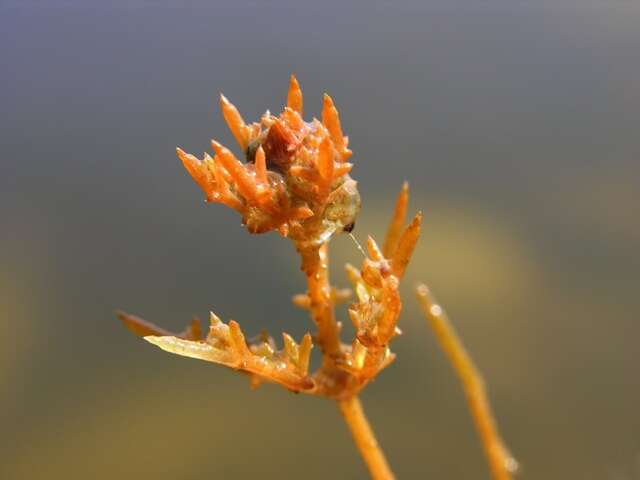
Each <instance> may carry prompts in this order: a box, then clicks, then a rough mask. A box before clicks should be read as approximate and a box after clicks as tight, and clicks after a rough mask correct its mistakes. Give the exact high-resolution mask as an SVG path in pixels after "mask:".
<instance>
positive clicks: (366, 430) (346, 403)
mask: <svg viewBox="0 0 640 480" xmlns="http://www.w3.org/2000/svg"><path fill="white" fill-rule="evenodd" d="M338 405H339V407H340V412H341V413H342V416H343V417H344V420H345V422H347V425H348V427H349V430H351V435H352V436H353V440H354V442H355V443H356V446H357V447H358V450H359V451H360V455H362V458H363V459H364V461H365V463H366V464H367V468H368V469H369V473H370V474H371V478H373V479H374V480H393V479H394V478H395V477H394V476H393V472H392V471H391V468H390V467H389V464H388V463H387V459H386V458H385V456H384V453H383V452H382V449H381V448H380V446H379V445H378V441H377V440H376V436H375V434H374V433H373V430H371V426H370V425H369V421H368V420H367V416H366V415H365V413H364V411H363V410H362V404H361V403H360V399H359V398H358V397H357V396H353V397H350V398H347V399H344V400H340V401H339V402H338Z"/></svg>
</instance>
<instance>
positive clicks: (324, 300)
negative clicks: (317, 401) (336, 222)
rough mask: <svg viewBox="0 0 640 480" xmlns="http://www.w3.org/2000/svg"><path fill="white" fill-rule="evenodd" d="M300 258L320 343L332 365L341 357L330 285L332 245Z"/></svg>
mask: <svg viewBox="0 0 640 480" xmlns="http://www.w3.org/2000/svg"><path fill="white" fill-rule="evenodd" d="M300 255H301V256H302V270H303V271H304V273H305V275H306V277H307V288H308V294H309V298H310V299H311V316H312V317H313V321H314V322H315V324H316V326H317V327H318V336H317V342H318V345H319V346H320V348H321V349H322V353H323V358H324V361H325V366H328V362H329V363H332V362H333V360H335V358H336V357H339V356H340V354H341V346H340V330H339V328H338V323H337V322H336V319H335V315H334V313H333V302H332V301H331V285H330V284H329V245H328V244H327V243H325V244H323V245H322V246H321V247H319V248H310V249H308V250H300Z"/></svg>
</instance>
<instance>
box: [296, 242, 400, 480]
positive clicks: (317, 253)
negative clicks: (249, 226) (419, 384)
mask: <svg viewBox="0 0 640 480" xmlns="http://www.w3.org/2000/svg"><path fill="white" fill-rule="evenodd" d="M300 255H301V256H302V270H303V271H304V273H305V275H306V277H307V288H308V295H309V298H310V300H311V305H310V309H311V315H312V317H313V320H314V322H315V324H316V326H317V328H318V335H317V339H316V340H317V343H318V344H319V345H320V348H321V349H322V351H323V365H322V369H321V370H322V372H323V375H324V377H325V378H331V377H333V378H332V379H331V381H330V383H332V384H336V385H337V384H341V383H343V382H344V380H341V379H340V378H341V377H342V378H344V372H342V371H341V370H339V369H338V368H337V367H336V363H335V362H336V360H337V359H338V358H340V356H341V355H342V346H341V343H340V327H339V325H338V323H337V322H336V319H335V315H334V311H333V301H332V300H331V284H330V282H329V246H328V244H327V243H325V244H324V245H322V246H321V247H320V248H317V249H316V248H313V249H309V250H300ZM337 402H338V406H339V408H340V411H341V412H342V416H343V417H344V420H345V422H346V423H347V425H348V427H349V430H350V431H351V434H352V436H353V439H354V441H355V443H356V446H357V447H358V450H359V451H360V455H362V458H363V460H364V461H365V463H366V464H367V468H368V469H369V472H370V474H371V477H372V478H373V479H374V480H392V479H393V478H394V476H393V473H392V472H391V469H390V468H389V464H388V463H387V460H386V459H385V456H384V453H383V452H382V450H381V448H380V446H379V445H378V441H377V440H376V437H375V435H374V433H373V430H372V429H371V426H370V425H369V421H368V420H367V416H366V415H365V413H364V410H363V409H362V404H361V403H360V400H359V399H358V397H357V395H349V396H348V397H346V398H345V397H343V398H340V399H338V400H337Z"/></svg>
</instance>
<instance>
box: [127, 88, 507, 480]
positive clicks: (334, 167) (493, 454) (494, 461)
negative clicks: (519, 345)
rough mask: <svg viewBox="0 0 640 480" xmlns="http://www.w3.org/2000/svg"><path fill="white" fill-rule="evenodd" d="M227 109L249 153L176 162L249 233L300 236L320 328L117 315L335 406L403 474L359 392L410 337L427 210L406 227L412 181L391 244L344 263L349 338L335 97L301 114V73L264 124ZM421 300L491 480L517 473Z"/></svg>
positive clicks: (345, 160) (476, 383) (344, 190)
mask: <svg viewBox="0 0 640 480" xmlns="http://www.w3.org/2000/svg"><path fill="white" fill-rule="evenodd" d="M220 106H221V109H222V114H223V116H224V119H225V121H226V123H227V124H228V126H229V128H230V129H231V132H232V133H233V136H234V137H235V139H236V140H237V142H238V144H239V146H240V149H241V151H242V157H243V159H242V160H240V159H239V158H238V157H236V155H234V154H233V153H232V152H231V150H229V149H227V148H226V147H224V146H223V145H221V144H220V143H218V142H216V141H215V140H213V141H212V142H211V145H212V147H213V151H214V155H213V156H211V155H209V154H206V153H205V154H204V157H203V158H202V159H198V158H196V157H195V156H193V155H191V154H188V153H186V152H184V151H183V150H181V149H180V148H178V149H177V154H178V157H179V159H180V160H181V161H182V164H183V165H184V168H185V169H186V170H187V172H189V174H190V175H191V177H192V178H193V180H194V181H195V182H196V183H197V184H198V186H199V187H200V188H201V189H202V191H203V192H204V195H205V198H206V201H207V202H215V203H221V204H224V205H226V206H227V207H229V208H232V209H234V210H236V211H237V212H238V213H239V214H240V215H241V216H242V222H243V225H244V226H245V227H246V229H247V231H248V232H249V233H252V234H261V233H266V232H272V231H275V232H278V233H279V234H280V235H281V236H282V237H284V238H288V239H290V240H291V241H292V242H293V243H294V246H295V248H296V250H297V252H298V253H299V255H300V258H301V270H302V271H303V272H304V275H305V277H306V281H307V289H306V292H305V293H302V294H299V295H296V296H294V298H293V303H294V304H295V305H297V306H298V307H300V308H302V309H304V310H307V311H309V313H310V315H311V318H312V320H313V322H314V324H315V327H316V332H315V333H314V334H313V335H312V334H311V333H307V334H305V335H304V336H303V337H302V339H301V340H300V341H299V342H297V341H296V340H295V339H293V338H292V337H291V336H290V335H289V334H287V333H283V334H282V344H281V347H279V346H278V344H277V342H276V341H275V339H274V338H273V337H271V336H269V335H268V334H266V333H265V334H262V335H260V336H259V337H257V338H255V339H252V340H248V339H247V337H246V336H245V334H244V332H243V331H242V329H241V328H240V325H239V324H238V323H237V322H236V321H234V320H230V321H228V322H227V323H225V322H223V321H222V320H221V319H220V318H219V317H218V316H217V315H216V314H215V313H213V312H212V313H211V314H210V326H209V330H208V332H207V333H206V334H204V333H203V332H202V331H201V327H200V324H199V322H198V321H197V320H194V321H193V322H192V323H191V324H190V325H189V326H188V327H187V328H186V329H185V330H184V331H183V332H181V333H178V334H174V333H171V332H168V331H166V330H163V329H161V328H159V327H157V326H155V325H153V324H151V323H149V322H146V321H144V320H142V319H141V318H139V317H136V316H133V315H130V314H127V313H122V312H121V313H119V318H120V319H121V320H122V321H123V322H124V324H125V325H126V326H127V327H128V328H129V329H130V330H131V331H133V332H134V333H136V334H137V335H140V336H142V337H144V338H145V340H147V341H149V342H150V343H152V344H154V345H156V346H158V347H160V348H161V349H163V350H166V351H168V352H171V353H175V354H178V355H182V356H185V357H191V358H196V359H200V360H205V361H209V362H213V363H218V364H220V365H224V366H226V367H229V368H232V369H234V370H237V371H239V372H242V373H244V374H247V375H248V376H249V378H250V380H251V385H252V386H253V387H256V386H258V385H260V384H261V383H263V382H271V383H277V384H280V385H281V386H283V387H284V388H286V389H288V390H290V391H292V392H296V393H305V394H309V395H317V396H322V397H326V398H329V399H331V400H334V401H336V402H337V404H338V406H339V409H340V411H341V412H342V415H343V417H344V419H345V421H346V423H347V425H348V426H349V429H350V430H351V433H352V435H353V439H354V441H355V443H356V445H357V447H358V449H359V451H360V453H361V455H362V457H363V459H364V461H365V463H366V464H367V467H368V469H369V472H370V473H371V476H372V477H373V478H375V479H391V478H394V476H393V473H392V471H391V468H390V466H389V465H388V463H387V460H386V459H385V456H384V454H383V451H382V449H381V448H380V446H379V444H378V442H377V440H376V438H375V436H374V433H373V430H372V429H371V427H370V425H369V422H368V420H367V417H366V415H365V413H364V411H363V408H362V405H361V403H360V400H359V398H358V394H359V393H360V392H361V391H362V389H363V388H365V387H366V386H367V384H368V383H369V382H371V381H372V380H373V379H374V378H376V377H377V376H378V375H379V374H380V372H381V371H382V370H383V369H385V368H386V367H388V366H389V365H390V364H391V363H392V362H393V361H394V360H395V358H396V357H395V355H394V354H393V353H392V352H391V350H390V343H391V341H392V340H393V339H395V338H396V337H397V336H399V335H400V334H401V331H400V329H399V328H398V326H397V324H398V319H399V317H400V312H401V310H402V302H401V299H400V293H399V290H398V288H399V284H400V281H401V280H402V277H403V274H404V272H405V269H406V267H407V264H408V263H409V260H410V259H411V255H412V253H413V250H414V248H415V246H416V242H417V240H418V237H419V235H420V225H421V222H422V215H421V214H420V213H417V214H416V215H415V216H414V217H413V219H412V220H411V221H410V222H409V223H408V225H406V226H405V217H406V212H407V206H408V202H409V187H408V184H407V183H406V182H405V184H404V185H403V186H402V189H401V191H400V194H399V195H398V198H397V200H396V204H395V211H394V214H393V217H392V219H391V222H390V224H389V228H388V231H387V234H386V237H385V240H384V243H383V244H382V247H380V246H379V244H378V243H377V242H376V241H375V240H374V239H373V238H372V237H368V239H367V242H366V252H365V251H364V249H363V253H364V255H365V258H364V260H363V262H362V264H361V265H360V268H356V267H355V266H353V265H350V264H347V265H346V274H347V277H348V278H349V281H350V282H351V285H352V289H353V291H354V292H355V299H354V301H353V303H351V304H350V305H349V307H348V313H349V317H350V319H351V322H352V323H353V326H354V328H355V337H354V338H353V339H352V340H351V342H349V343H343V342H342V340H341V338H340V332H341V325H340V323H339V322H338V321H336V318H335V315H334V306H335V305H337V304H340V303H343V302H346V301H349V300H350V299H351V296H352V291H351V290H348V289H338V288H336V287H334V286H332V285H331V284H330V282H329V242H330V240H331V239H332V237H334V236H335V235H337V234H340V233H342V232H351V230H352V229H353V226H354V223H355V220H356V217H357V215H358V212H359V210H360V195H359V193H358V188H357V183H356V182H355V181H354V180H353V179H352V178H351V177H350V176H349V172H350V171H351V168H352V164H351V163H349V158H350V157H351V150H349V148H348V144H349V141H348V137H346V136H344V135H343V133H342V127H341V123H340V117H339V114H338V110H337V109H336V107H335V105H334V103H333V100H332V99H331V97H330V96H329V95H326V94H325V96H324V100H323V108H322V115H321V119H320V120H318V119H315V118H314V119H313V120H311V121H310V122H307V121H305V120H303V117H302V113H303V97H302V91H301V89H300V86H299V84H298V81H297V80H296V78H295V76H291V79H290V85H289V91H288V95H287V105H286V107H285V108H284V111H283V112H282V113H281V114H280V115H279V116H275V115H272V114H271V113H269V112H268V111H267V112H266V113H265V114H264V115H263V116H262V117H261V119H260V121H259V122H254V123H251V124H247V123H245V121H244V120H243V118H242V116H241V115H240V113H239V112H238V110H237V109H236V107H235V106H234V105H232V104H231V103H230V102H229V101H228V100H227V99H226V98H225V97H224V96H223V95H221V97H220ZM417 295H418V300H419V302H420V304H421V307H422V309H423V312H424V314H425V316H426V318H427V319H428V321H429V324H430V325H431V327H432V328H433V330H434V332H435V333H436V336H437V338H438V340H439V341H440V343H441V345H442V347H443V349H444V351H445V353H446V354H447V355H448V356H449V358H450V360H451V362H452V364H453V366H454V368H455V369H456V371H457V372H458V374H459V376H460V379H461V381H462V384H463V387H464V389H465V392H466V394H467V399H468V403H469V406H470V410H471V413H472V415H473V418H474V420H475V422H476V426H477V429H478V432H479V435H480V438H481V441H482V443H483V446H484V448H485V453H486V455H487V458H488V461H489V464H490V468H491V471H492V474H493V477H494V478H496V479H500V480H503V479H509V478H511V472H512V471H513V470H514V469H515V466H516V463H515V460H513V458H512V457H511V456H510V455H509V454H508V452H507V450H506V449H505V447H504V446H503V443H502V441H501V440H500V437H499V435H498V433H497V429H496V427H495V424H494V421H493V417H492V415H491V411H490V408H489V404H488V401H487V398H486V395H485V392H484V387H483V384H482V381H481V379H480V376H479V374H478V372H477V370H476V369H475V367H474V366H473V364H472V363H471V360H470V358H469V356H468V355H467V353H466V352H465V350H464V348H463V346H462V344H461V342H460V341H459V339H458V337H457V336H456V334H455V332H454V331H453V329H452V327H451V325H450V324H449V322H448V320H447V318H446V315H445V314H444V311H443V310H442V308H441V307H440V306H439V305H438V304H437V303H436V302H435V301H434V300H433V297H432V296H431V294H430V292H429V290H428V289H427V287H426V286H424V285H421V286H419V287H418V289H417ZM314 346H317V347H318V348H319V349H320V352H321V354H322V363H321V365H320V367H319V368H318V369H317V370H316V371H313V372H311V371H310V370H309V362H310V355H311V349H312V348H313V347H314Z"/></svg>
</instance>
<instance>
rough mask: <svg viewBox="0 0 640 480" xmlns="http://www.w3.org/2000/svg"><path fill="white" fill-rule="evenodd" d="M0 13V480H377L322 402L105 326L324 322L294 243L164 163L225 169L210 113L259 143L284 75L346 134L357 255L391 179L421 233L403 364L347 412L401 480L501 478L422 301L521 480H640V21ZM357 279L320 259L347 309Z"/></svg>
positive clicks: (476, 6) (297, 6)
mask: <svg viewBox="0 0 640 480" xmlns="http://www.w3.org/2000/svg"><path fill="white" fill-rule="evenodd" d="M0 5H1V6H0V60H1V64H2V75H1V76H0V82H1V83H0V85H1V86H2V88H1V89H0V104H1V105H2V107H1V109H2V115H0V142H1V149H2V159H1V160H0V222H1V223H0V341H1V343H0V478H2V479H8V480H14V479H20V480H22V479H40V478H48V479H62V478H64V479H85V478H91V479H98V480H101V479H109V480H112V479H115V478H122V479H126V478H137V479H151V478H153V479H177V478H179V479H194V480H195V479H213V478H218V479H245V478H254V477H256V476H258V477H259V478H264V479H270V478H304V479H326V478H339V479H343V478H344V479H358V478H366V470H365V468H364V466H363V464H362V462H361V460H360V458H359V456H358V454H357V452H356V449H355V447H354V446H353V444H352V442H351V438H350V436H349V433H348V431H347V429H346V427H345V425H344V424H343V422H342V420H341V418H340V415H339V413H338V411H337V409H336V408H335V405H333V404H332V403H331V402H328V401H326V400H322V399H315V398H308V397H304V396H295V395H292V394H289V393H287V392H285V391H283V390H282V389H280V388H277V387H274V386H269V385H267V386H264V387H261V388H260V389H258V390H257V391H255V392H254V391H251V390H250V389H249V385H248V381H247V380H246V379H245V378H244V377H242V376H239V375H236V374H234V373H233V372H231V371H228V370H225V369H223V368H221V367H217V366H214V365H211V364H207V363H204V362H199V361H196V360H189V359H183V358H179V357H176V356H171V355H169V354H165V353H163V352H161V351H160V350H158V349H157V348H155V347H153V346H151V345H149V344H147V343H146V342H144V341H142V340H140V339H138V338H135V337H134V336H133V335H132V334H130V333H129V332H128V331H126V330H125V329H124V328H123V327H122V326H121V325H120V323H119V322H118V321H117V320H116V319H115V317H114V311H115V310H116V309H124V310H127V311H129V312H132V313H136V314H138V315H140V316H143V317H144V318H146V319H148V320H151V321H153V322H156V323H158V324H160V325H163V326H166V327H167V328H171V329H174V330H179V329H181V328H182V327H183V326H184V325H185V324H186V323H187V322H188V321H189V320H190V318H191V317H192V315H199V316H200V317H201V318H206V315H207V312H208V311H209V310H210V309H211V310H214V311H216V312H217V313H218V314H219V315H220V316H221V317H223V318H224V319H225V320H228V319H229V318H233V319H236V320H238V321H239V322H240V323H241V325H242V326H243V328H244V329H245V331H246V332H247V333H248V334H249V335H253V334H256V333H258V332H259V330H260V329H261V328H262V327H266V328H268V330H269V331H270V332H271V333H272V334H273V335H274V336H276V335H279V333H280V332H281V331H283V330H284V331H288V332H290V333H292V334H293V335H294V336H295V337H296V338H299V337H300V336H301V335H302V334H303V333H304V332H305V331H307V330H309V329H310V328H311V324H310V321H309V320H308V318H307V317H306V315H305V312H303V311H299V310H296V309H295V308H294V307H293V305H291V304H290V297H291V296H292V295H293V294H295V293H298V292H300V291H302V290H303V288H304V287H303V285H304V280H303V277H302V275H301V273H300V272H299V270H298V268H299V265H298V259H297V257H296V255H295V252H294V250H293V247H292V246H291V245H290V244H289V242H287V241H283V240H281V239H280V238H279V237H278V236H277V235H275V234H269V235H264V236H262V237H255V236H250V235H248V234H247V233H246V232H245V231H244V230H243V229H242V228H241V226H240V220H239V218H238V217H237V216H236V215H235V214H233V213H232V212H230V211H227V210H225V209H224V208H223V207H221V206H219V205H205V204H204V202H203V199H202V194H201V192H200V190H199V189H198V188H197V187H196V186H195V184H194V183H193V182H192V181H191V180H190V178H188V176H187V174H186V173H185V172H184V171H183V169H182V166H181V165H180V163H179V161H178V160H177V159H176V158H175V153H174V148H175V146H176V145H179V146H181V147H183V148H184V149H186V150H187V151H191V152H193V153H195V154H198V155H200V153H201V152H202V151H203V150H208V149H209V147H208V144H209V139H210V138H212V137H215V138H217V139H219V140H221V141H222V142H223V143H225V144H227V145H229V146H231V145H234V142H233V141H232V137H231V135H230V133H229V132H228V130H227V128H226V126H225V125H224V124H223V121H222V118H221V115H220V113H219V111H218V106H217V99H218V94H219V92H220V91H224V93H225V94H226V95H227V96H228V97H229V98H230V99H231V100H232V101H233V102H235V104H236V105H237V106H238V108H239V109H240V111H241V112H242V113H243V115H244V117H245V119H248V120H253V119H255V118H257V117H258V116H259V115H260V114H261V113H262V112H264V111H265V110H266V109H271V111H279V109H280V108H281V107H282V105H283V102H284V100H285V97H286V89H287V85H288V78H289V74H290V73H291V72H295V73H296V74H297V76H298V79H299V80H300V82H301V84H302V87H303V90H304V93H305V114H306V116H307V117H311V116H319V114H320V106H321V95H322V93H323V92H324V91H327V92H329V93H330V94H331V95H332V96H333V98H334V100H335V101H336V104H337V106H338V108H339V110H340V113H341V116H342V121H343V128H344V130H345V133H346V134H348V135H349V137H350V139H351V147H352V149H353V151H354V157H353V161H354V163H355V168H354V173H353V176H354V177H355V178H356V179H357V180H359V182H360V192H361V194H362V196H363V202H364V207H363V212H362V214H361V218H360V221H359V222H358V225H357V226H356V230H355V232H354V233H355V234H356V235H357V236H358V237H359V238H361V239H365V238H366V235H367V234H369V233H371V234H373V235H375V236H377V237H378V238H382V236H383V234H384V231H385V226H386V223H387V221H388V219H389V216H390V214H391V211H392V209H393V202H394V199H395V195H396V193H397V191H398V189H399V188H400V185H401V183H402V181H403V180H405V179H408V180H409V181H410V184H411V187H412V198H411V211H416V210H422V211H423V212H424V216H425V228H424V235H423V237H422V239H421V240H420V243H419V245H418V248H417V251H416V254H415V258H414V261H413V264H412V266H411V268H410V271H409V272H408V275H407V277H406V281H405V282H404V286H403V290H404V295H405V308H404V310H403V316H402V318H401V321H400V326H401V328H402V329H403V331H404V332H405V335H404V336H402V337H400V338H399V339H398V340H397V341H396V342H395V343H394V345H393V348H394V350H395V351H396V352H397V353H398V360H397V361H396V363H395V364H394V365H393V366H392V367H391V368H389V369H388V370H386V371H385V372H384V373H383V374H382V375H381V376H380V377H379V378H378V380H377V381H376V382H375V383H374V384H372V385H371V386H370V388H368V390H367V391H366V392H365V394H364V396H363V402H364V405H365V407H366V409H367V412H368V413H369V416H370V420H371V422H372V424H373V426H374V428H375V431H376V433H377V435H378V437H379V439H380V441H381V443H382V445H383V447H384V449H385V450H386V452H387V455H388V457H389V460H390V462H391V464H392V465H393V467H394V469H395V471H396V472H397V474H398V477H399V478H401V479H410V478H431V479H487V478H488V476H489V475H488V473H487V468H486V465H485V462H484V458H483V456H482V451H481V448H480V445H479V443H478V441H477V439H476V435H475V431H474V429H473V426H472V423H471V419H470V417H469V414H468V413H467V410H466V407H465V403H464V397H463V394H462V391H461V389H460V386H459V384H458V382H457V379H456V377H455V376H454V374H453V372H452V370H451V368H450V366H449V365H448V363H447V361H446V360H445V359H444V357H443V355H442V353H441V351H440V350H439V348H438V345H437V344H436V343H435V342H434V338H433V335H432V334H431V332H430V331H429V330H428V329H427V328H426V326H425V322H424V320H423V318H422V317H421V316H420V315H419V313H418V309H417V306H416V302H415V299H414V296H413V288H414V286H415V284H416V283H417V282H418V281H420V280H421V281H425V282H427V283H428V284H429V285H430V286H431V287H432V288H433V290H434V291H435V292H436V294H437V295H438V297H439V299H440V300H441V302H442V303H443V305H444V306H445V308H447V310H448V312H449V314H450V316H451V318H452V320H453V321H454V323H455V325H456V327H457V328H458V330H459V332H460V334H461V335H462V337H463V339H464V340H465V342H466V344H467V346H468V347H469V349H470V351H471V352H472V354H473V356H474V358H475V359H476V361H477V363H478V365H479V367H480V368H481V370H482V372H483V373H484V376H485V378H486V381H487V383H488V387H489V392H490V395H491V399H492V401H493V405H494V409H495V411H496V414H497V417H498V420H499V424H500V427H501V430H502V433H503V435H504V437H505V439H506V440H507V443H508V445H509V446H510V447H511V449H512V450H513V452H514V454H515V455H516V457H517V458H518V459H519V460H520V462H521V465H522V470H521V477H520V478H523V479H568V478H571V479H587V480H588V479H613V480H637V479H640V415H638V405H640V375H639V374H638V364H639V360H640V346H639V339H640V322H639V320H640V319H639V312H640V296H639V295H638V292H637V291H638V287H639V286H640V281H639V280H640V278H639V268H640V259H639V256H638V251H639V248H640V221H639V216H638V211H639V205H640V158H639V156H640V137H639V135H638V126H639V125H640V61H639V57H638V52H640V29H638V24H639V22H640V4H639V3H638V2H634V1H627V0H554V1H551V0H549V1H546V0H539V1H518V0H516V1H514V0H484V1H475V0H474V1H472V0H460V1H451V0H432V1H419V2H418V1H413V2H388V1H372V2H360V3H356V2H353V3H351V2H332V1H323V2H315V3H309V4H306V5H303V4H302V3H299V2H293V1H268V2H267V1H265V2H259V1H252V2H246V1H235V2H207V1H190V2H181V4H180V6H178V4H177V3H176V2H169V1H165V0H158V1H151V0H149V1H143V0H132V1H130V2H87V1H80V0H68V1H55V0H53V1H48V2H44V1H43V2H39V1H26V0H25V1H18V0H5V1H1V2H0ZM360 258H361V255H360V253H359V252H358V251H357V250H356V248H355V247H354V245H353V243H352V242H351V241H350V240H349V239H348V237H340V238H337V239H336V240H335V241H334V242H333V260H334V262H333V271H332V276H333V280H334V282H335V283H336V284H337V285H338V286H346V284H347V281H346V277H345V275H344V272H343V269H342V265H343V263H344V262H346V261H351V262H359V261H360ZM340 315H341V318H343V319H345V320H346V315H344V308H343V309H341V312H340ZM347 323H348V321H347ZM349 335H350V330H347V331H346V333H345V339H346V338H348V336H349Z"/></svg>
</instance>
